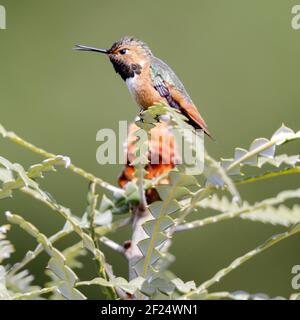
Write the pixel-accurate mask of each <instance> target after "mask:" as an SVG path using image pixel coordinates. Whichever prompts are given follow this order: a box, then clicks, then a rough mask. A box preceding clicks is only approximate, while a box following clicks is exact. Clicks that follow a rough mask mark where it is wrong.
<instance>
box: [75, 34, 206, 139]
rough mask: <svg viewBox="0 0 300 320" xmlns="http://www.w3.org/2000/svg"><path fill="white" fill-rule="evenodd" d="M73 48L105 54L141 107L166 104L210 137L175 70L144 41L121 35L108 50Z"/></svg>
mask: <svg viewBox="0 0 300 320" xmlns="http://www.w3.org/2000/svg"><path fill="white" fill-rule="evenodd" d="M75 49H76V50H81V51H91V52H100V53H104V54H106V55H107V56H108V57H109V59H110V61H111V63H112V64H113V66H114V69H115V71H116V72H117V73H118V74H119V75H120V76H121V77H122V79H123V80H124V81H125V82H126V84H127V87H128V89H129V91H130V93H131V94H132V96H133V98H134V100H135V101H136V103H137V104H138V106H139V107H140V108H141V109H147V108H148V107H150V106H153V105H154V104H155V103H158V102H164V103H167V104H168V105H169V106H170V107H172V108H175V109H176V110H178V112H181V113H182V114H183V115H184V116H186V117H187V119H188V122H189V123H190V124H191V125H192V126H193V127H194V128H195V129H201V130H203V131H204V132H205V133H206V134H207V135H208V136H210V137H211V134H210V133H209V131H208V128H207V125H206V123H205V121H204V120H203V118H202V117H201V115H200V113H199V111H198V110H197V108H196V106H195V104H194V103H193V101H192V99H191V98H190V96H189V95H188V93H187V92H186V90H185V88H184V86H183V84H182V83H181V81H180V80H179V79H178V77H177V76H176V74H175V73H174V71H173V70H172V69H171V68H170V67H169V66H168V65H167V64H166V63H164V62H163V61H162V60H160V59H159V58H157V57H155V56H154V55H153V53H152V52H151V50H150V48H149V47H148V46H147V45H146V44H145V43H144V42H142V41H140V40H137V39H135V38H132V37H124V38H122V39H121V40H119V41H117V42H115V43H114V44H113V45H112V47H111V48H110V49H98V48H93V47H88V46H83V45H77V46H76V47H75Z"/></svg>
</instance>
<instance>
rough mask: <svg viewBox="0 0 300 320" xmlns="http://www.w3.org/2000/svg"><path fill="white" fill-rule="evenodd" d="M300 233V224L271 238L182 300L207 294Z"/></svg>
mask: <svg viewBox="0 0 300 320" xmlns="http://www.w3.org/2000/svg"><path fill="white" fill-rule="evenodd" d="M298 232H300V224H297V225H295V226H294V227H293V228H291V229H290V230H289V231H286V232H283V233H280V234H277V235H274V236H272V237H271V238H269V239H268V240H267V241H266V242H265V243H263V244H261V245H260V246H258V247H257V248H255V249H253V250H251V251H249V252H248V253H246V254H245V255H243V256H241V257H239V258H237V259H235V260H234V261H233V262H232V263H231V264H230V265H229V266H228V267H226V268H224V269H222V270H220V271H219V272H217V273H216V274H215V275H214V276H213V277H212V278H211V279H209V280H207V281H205V282H204V283H203V284H202V285H200V286H199V287H198V288H197V289H196V290H193V291H190V292H189V293H187V294H185V295H184V296H182V297H181V298H185V299H187V298H189V297H192V296H193V295H195V294H200V293H202V292H205V291H206V290H207V289H208V288H209V287H211V286H212V285H214V284H216V283H218V282H219V281H220V280H221V279H222V278H223V277H225V276H226V275H227V274H228V273H230V272H231V271H233V270H235V269H236V268H238V267H240V266H241V265H242V264H244V263H245V262H246V261H248V260H250V259H251V258H253V257H254V256H256V255H257V254H259V253H261V252H263V251H265V250H266V249H268V248H270V247H272V246H273V245H275V244H276V243H278V242H280V241H282V240H284V239H286V238H288V237H291V236H293V235H295V234H296V233H298Z"/></svg>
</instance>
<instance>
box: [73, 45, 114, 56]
mask: <svg viewBox="0 0 300 320" xmlns="http://www.w3.org/2000/svg"><path fill="white" fill-rule="evenodd" d="M74 50H79V51H90V52H100V53H105V54H108V50H107V49H99V48H93V47H87V46H82V45H80V44H76V46H75V47H74Z"/></svg>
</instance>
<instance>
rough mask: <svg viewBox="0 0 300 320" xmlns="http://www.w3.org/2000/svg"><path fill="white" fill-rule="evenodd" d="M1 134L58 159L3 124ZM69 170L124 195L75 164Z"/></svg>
mask: <svg viewBox="0 0 300 320" xmlns="http://www.w3.org/2000/svg"><path fill="white" fill-rule="evenodd" d="M0 134H1V135H2V136H3V138H7V139H9V140H10V141H12V142H14V143H16V144H18V145H20V146H21V147H23V148H25V149H27V150H30V151H32V152H34V153H36V154H39V155H40V156H42V157H44V158H55V157H57V155H55V154H53V153H50V152H48V151H46V150H44V149H41V148H39V147H36V146H35V145H33V144H31V143H30V142H28V141H26V140H24V139H22V138H21V137H19V136H18V135H17V134H15V133H14V132H12V131H7V130H6V129H5V128H4V127H3V126H2V125H1V124H0ZM67 169H69V170H71V171H72V172H74V173H76V174H77V175H79V176H81V177H83V178H85V179H87V180H89V181H91V182H94V183H96V184H97V185H99V186H100V187H102V188H104V189H106V190H109V191H111V192H118V193H123V192H124V190H123V189H120V188H117V187H115V186H113V185H112V184H110V183H108V182H106V181H104V180H102V179H100V178H98V177H96V176H94V175H93V174H92V173H89V172H87V171H85V170H83V169H82V168H80V167H77V166H75V165H74V164H72V163H71V164H70V165H69V166H68V168H67Z"/></svg>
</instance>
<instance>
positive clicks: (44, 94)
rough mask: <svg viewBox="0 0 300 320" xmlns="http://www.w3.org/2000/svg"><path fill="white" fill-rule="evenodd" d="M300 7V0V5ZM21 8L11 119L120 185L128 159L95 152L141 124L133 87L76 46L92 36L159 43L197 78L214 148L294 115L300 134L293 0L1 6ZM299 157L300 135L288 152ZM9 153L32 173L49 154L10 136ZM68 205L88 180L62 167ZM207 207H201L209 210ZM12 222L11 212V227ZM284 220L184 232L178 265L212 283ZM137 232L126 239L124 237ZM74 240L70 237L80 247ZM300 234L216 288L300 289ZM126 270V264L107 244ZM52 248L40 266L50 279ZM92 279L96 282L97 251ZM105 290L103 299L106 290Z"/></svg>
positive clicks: (0, 207) (57, 187)
mask: <svg viewBox="0 0 300 320" xmlns="http://www.w3.org/2000/svg"><path fill="white" fill-rule="evenodd" d="M298 2H299V1H298ZM0 4H1V5H4V6H5V8H6V11H7V30H0V48H1V50H0V72H1V73H0V74H1V76H0V92H1V100H0V104H1V107H0V108H1V112H0V123H1V124H3V125H4V126H5V127H6V128H7V129H9V130H13V131H16V132H17V133H18V134H19V135H21V136H22V137H24V138H26V139H27V140H29V141H31V142H32V143H34V144H36V145H38V146H40V147H43V148H45V149H46V150H48V151H51V152H53V153H56V154H63V155H68V156H70V157H71V159H72V161H73V162H74V163H75V164H78V165H80V166H82V167H83V168H85V169H87V170H88V171H91V172H93V173H95V174H96V175H98V176H100V177H101V178H103V179H105V180H107V181H109V182H111V183H114V184H115V183H116V179H117V176H118V174H119V172H120V168H121V167H120V166H118V165H106V166H99V165H98V164H97V162H96V158H95V153H96V149H97V147H98V145H99V143H97V142H96V139H95V137H96V132H97V131H98V130H99V129H101V128H113V129H117V128H118V120H129V121H131V120H132V119H133V118H134V117H135V115H136V114H137V107H136V105H135V104H134V103H133V101H132V100H131V97H130V95H129V93H128V92H127V88H126V86H125V85H124V83H122V80H121V78H120V77H119V76H117V75H116V74H115V72H114V71H113V69H112V66H111V64H110V63H109V61H108V60H107V59H106V58H105V57H104V56H102V55H97V54H85V53H79V52H75V51H72V47H73V46H74V44H77V43H82V44H87V45H94V46H99V47H109V46H110V45H111V44H112V43H113V42H114V41H115V40H117V39H119V38H120V37H122V36H124V35H134V36H136V37H137V38H140V39H142V40H144V41H145V42H147V43H148V44H149V45H150V47H151V49H152V51H153V52H154V53H155V54H156V55H157V56H159V57H160V58H161V59H163V60H165V61H166V62H167V63H168V64H169V65H170V66H172V67H173V69H174V70H175V71H176V73H177V74H178V76H179V77H180V78H181V79H182V81H183V82H184V84H185V86H186V88H187V90H188V92H189V93H190V95H191V96H192V98H193V100H194V102H195V103H196V104H197V105H198V106H199V109H200V110H201V112H202V115H203V116H204V118H205V119H206V121H207V123H208V125H209V128H210V131H211V132H212V133H213V135H214V137H215V138H216V142H212V141H208V140H207V142H206V147H207V149H208V151H209V152H210V153H211V154H212V155H213V156H214V157H215V158H220V157H231V156H232V155H233V150H234V148H235V147H237V146H240V147H245V148H248V147H249V144H250V143H251V142H252V140H254V139H255V138H256V137H260V136H263V137H270V136H271V135H272V134H273V132H274V131H275V130H276V129H277V128H279V127H280V125H281V123H282V122H284V123H285V124H286V125H287V126H289V127H291V128H293V129H294V130H299V129H300V125H299V117H300V108H299V105H300V90H299V57H300V30H299V31H295V30H293V29H292V28H291V18H292V15H291V8H292V6H293V5H295V4H297V1H289V0H280V1H274V0H264V1H261V0H251V1H250V0H227V1H222V0H219V1H217V0H194V1H179V0H172V1H171V0H165V1H141V0H139V1H137V0H132V1H100V0H89V1H83V0H52V1H50V0H48V1H46V0H44V1H40V0H23V1H19V0H0ZM285 150H287V151H292V150H293V153H295V154H297V153H299V143H298V142H295V143H294V144H293V145H292V146H289V147H286V148H283V149H282V151H285ZM0 154H1V155H2V156H5V157H7V158H8V159H10V160H11V161H16V162H20V163H22V164H23V165H24V166H25V168H26V167H27V166H29V165H30V164H33V163H36V162H39V161H40V160H41V158H39V157H38V156H36V155H33V154H31V153H29V152H27V151H25V150H23V149H21V148H20V147H18V146H15V145H13V144H11V143H9V142H8V141H4V140H3V139H0ZM298 182H299V177H298V176H293V177H284V178H278V179H276V180H273V181H266V182H261V183H256V184H255V185H251V186H243V187H240V191H241V194H242V196H243V198H244V199H247V200H248V201H250V202H254V201H256V200H260V199H263V198H265V197H271V196H273V195H275V194H277V193H278V192H279V191H280V190H282V189H292V188H296V187H298ZM41 185H42V186H43V188H44V189H47V190H49V191H50V192H51V193H52V194H53V195H54V197H55V198H56V199H57V201H58V202H60V203H62V204H64V205H65V206H68V207H70V208H71V209H72V210H73V211H74V212H75V213H76V214H78V215H81V214H82V212H83V210H84V208H85V206H86V191H87V182H86V181H84V180H83V179H81V178H80V177H77V176H74V175H73V174H72V173H70V172H68V171H66V170H63V169H59V170H58V173H56V174H52V173H49V174H47V176H46V179H45V180H44V181H41ZM6 210H11V211H13V212H15V213H19V214H22V215H23V216H24V217H25V218H26V219H29V220H31V221H32V222H33V223H35V224H36V225H37V226H39V228H40V230H41V231H42V232H44V233H46V234H48V235H50V234H52V233H54V232H55V231H57V230H58V228H60V227H61V225H62V223H63V221H62V219H61V218H60V217H59V216H58V215H57V214H56V213H54V212H51V211H50V210H48V209H47V208H45V207H44V206H43V205H40V204H39V203H37V202H35V201H33V200H32V199H31V198H27V197H26V196H24V195H22V194H20V193H19V192H16V193H15V196H14V198H13V199H7V200H4V201H1V203H0V212H1V213H3V212H4V211H6ZM200 215H201V213H198V217H199V216H200ZM1 223H4V219H3V215H1V216H0V224H1ZM281 230H282V228H280V227H272V226H269V225H263V224H259V223H251V222H246V221H240V220H236V221H231V222H224V223H222V224H219V225H210V226H207V227H205V228H203V229H198V230H195V231H192V232H188V233H180V234H178V235H177V236H176V238H175V241H174V245H173V247H172V250H171V251H172V253H174V254H175V255H176V257H177V260H176V262H175V263H174V264H173V266H172V271H174V272H175V273H176V274H177V275H178V276H180V277H182V278H183V279H184V280H186V281H187V280H191V279H194V280H195V281H196V282H197V283H198V284H199V283H200V282H202V281H204V280H205V279H207V278H208V277H211V276H212V275H213V274H214V273H215V272H216V271H217V270H219V269H220V268H222V267H225V266H227V265H228V264H229V263H230V262H231V261H232V260H233V259H234V258H235V257H237V256H239V255H242V254H244V253H246V252H247V251H249V250H250V249H252V248H254V247H255V246H257V245H258V244H260V243H261V242H262V241H264V240H265V239H267V238H268V237H269V236H270V235H272V234H274V233H276V232H280V231H281ZM129 234H130V230H125V231H124V232H123V231H122V232H120V233H117V234H115V235H114V236H113V238H114V239H116V240H117V241H119V242H122V241H124V240H126V239H127V238H128V237H129ZM10 237H11V238H12V239H13V241H14V242H15V244H16V246H17V252H16V254H15V255H14V259H13V261H17V260H18V259H20V258H21V257H22V256H23V254H24V252H25V250H26V249H28V248H33V247H34V241H33V240H32V239H31V238H30V237H28V236H27V235H26V234H24V233H22V232H21V231H19V230H18V229H17V228H13V231H12V232H11V233H10ZM72 240H73V239H72V238H70V239H68V240H66V241H65V242H63V243H62V244H61V245H63V246H64V245H66V244H68V243H70V242H71V241H72ZM299 244H300V238H299V236H298V237H297V236H295V237H293V238H290V239H288V240H285V241H284V242H282V243H280V244H279V245H278V246H276V247H274V248H272V249H271V250H269V251H267V252H266V253H264V254H262V255H260V256H257V257H256V258H255V259H253V260H251V261H250V262H248V263H246V264H245V265H244V266H243V267H241V268H240V269H239V270H237V271H235V272H232V273H231V274H230V275H228V276H227V277H226V278H225V279H224V281H223V282H222V283H221V284H219V285H218V286H216V287H214V289H221V290H223V289H224V290H238V289H243V290H246V291H249V292H252V293H255V292H265V293H267V294H269V295H271V296H275V295H285V296H288V295H289V294H290V293H293V289H292V287H291V278H292V275H291V268H292V266H293V265H295V264H300V254H299ZM105 252H106V253H107V259H108V261H109V262H110V263H111V264H112V265H113V266H114V269H115V273H116V274H117V275H121V276H122V275H123V276H126V275H127V269H126V264H125V262H124V261H123V260H122V258H120V257H118V256H117V255H116V254H115V253H111V252H110V251H107V250H105ZM46 261H47V259H46V256H45V255H43V256H41V258H40V259H38V260H37V261H36V262H34V263H33V264H32V265H30V270H31V271H33V273H35V274H38V275H39V276H38V278H37V282H38V283H42V282H43V281H44V280H45V279H47V278H46V277H45V276H44V275H43V272H42V271H43V269H44V266H45V262H46ZM84 261H86V268H85V271H84V272H82V271H79V272H78V273H79V274H80V275H81V276H82V277H84V278H85V279H89V278H91V277H93V276H94V271H95V267H94V265H93V263H92V262H91V260H90V259H86V260H84ZM93 297H95V298H97V297H99V295H98V292H97V291H96V290H95V291H94V292H93Z"/></svg>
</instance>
